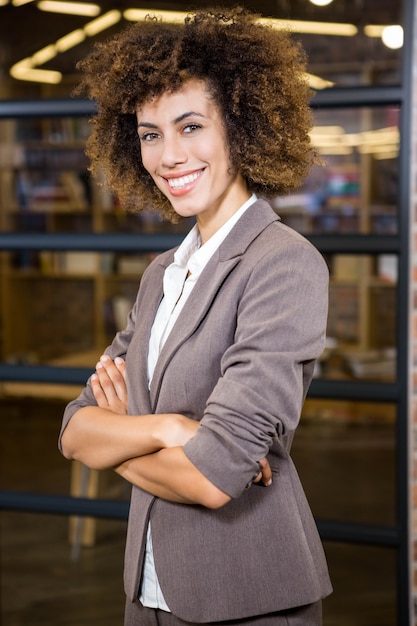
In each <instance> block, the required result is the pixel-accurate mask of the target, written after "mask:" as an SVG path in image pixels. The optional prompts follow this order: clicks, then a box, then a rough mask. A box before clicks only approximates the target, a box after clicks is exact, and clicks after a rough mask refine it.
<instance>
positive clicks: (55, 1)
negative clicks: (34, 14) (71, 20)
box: [36, 0, 101, 17]
mask: <svg viewBox="0 0 417 626" xmlns="http://www.w3.org/2000/svg"><path fill="white" fill-rule="evenodd" d="M36 6H37V7H38V9H40V10H41V11H49V12H51V13H65V14H67V15H84V16H89V17H95V16H96V15H98V14H99V13H100V10H101V9H100V7H99V6H98V4H89V3H87V2H61V1H60V0H40V1H39V2H38V3H37V5H36Z"/></svg>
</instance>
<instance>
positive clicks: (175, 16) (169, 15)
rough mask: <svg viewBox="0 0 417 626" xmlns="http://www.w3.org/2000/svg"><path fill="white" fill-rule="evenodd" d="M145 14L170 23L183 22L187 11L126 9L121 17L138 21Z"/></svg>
mask: <svg viewBox="0 0 417 626" xmlns="http://www.w3.org/2000/svg"><path fill="white" fill-rule="evenodd" d="M147 15H154V16H155V17H159V18H160V19H162V20H164V21H165V22H169V23H170V24H183V23H184V20H185V18H186V17H187V15H188V13H185V12H184V11H159V9H126V11H124V13H123V17H124V18H125V20H128V21H129V22H140V21H141V20H144V19H145V17H146V16H147Z"/></svg>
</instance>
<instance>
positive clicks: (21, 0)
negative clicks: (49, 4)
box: [12, 0, 33, 7]
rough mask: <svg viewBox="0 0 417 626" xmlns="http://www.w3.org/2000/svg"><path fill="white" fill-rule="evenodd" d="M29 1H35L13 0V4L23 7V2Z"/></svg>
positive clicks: (28, 0)
mask: <svg viewBox="0 0 417 626" xmlns="http://www.w3.org/2000/svg"><path fill="white" fill-rule="evenodd" d="M29 2H33V0H12V5H13V6H14V7H21V6H22V4H29Z"/></svg>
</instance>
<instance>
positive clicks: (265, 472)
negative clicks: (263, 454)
mask: <svg viewBox="0 0 417 626" xmlns="http://www.w3.org/2000/svg"><path fill="white" fill-rule="evenodd" d="M260 465H261V468H262V469H261V476H262V482H263V484H264V485H265V486H266V487H269V485H270V484H271V483H272V470H271V466H270V465H269V461H268V459H262V460H261V461H260Z"/></svg>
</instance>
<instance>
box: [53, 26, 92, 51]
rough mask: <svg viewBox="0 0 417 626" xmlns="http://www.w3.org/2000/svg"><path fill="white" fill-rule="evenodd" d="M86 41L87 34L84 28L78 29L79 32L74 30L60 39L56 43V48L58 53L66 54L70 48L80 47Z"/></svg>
mask: <svg viewBox="0 0 417 626" xmlns="http://www.w3.org/2000/svg"><path fill="white" fill-rule="evenodd" d="M84 39H85V32H84V31H83V29H82V28H77V30H73V31H71V32H70V33H68V34H67V35H64V37H61V39H58V41H56V43H55V47H56V49H57V51H58V52H66V51H67V50H69V49H70V48H74V46H78V44H80V43H82V42H83V41H84Z"/></svg>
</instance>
